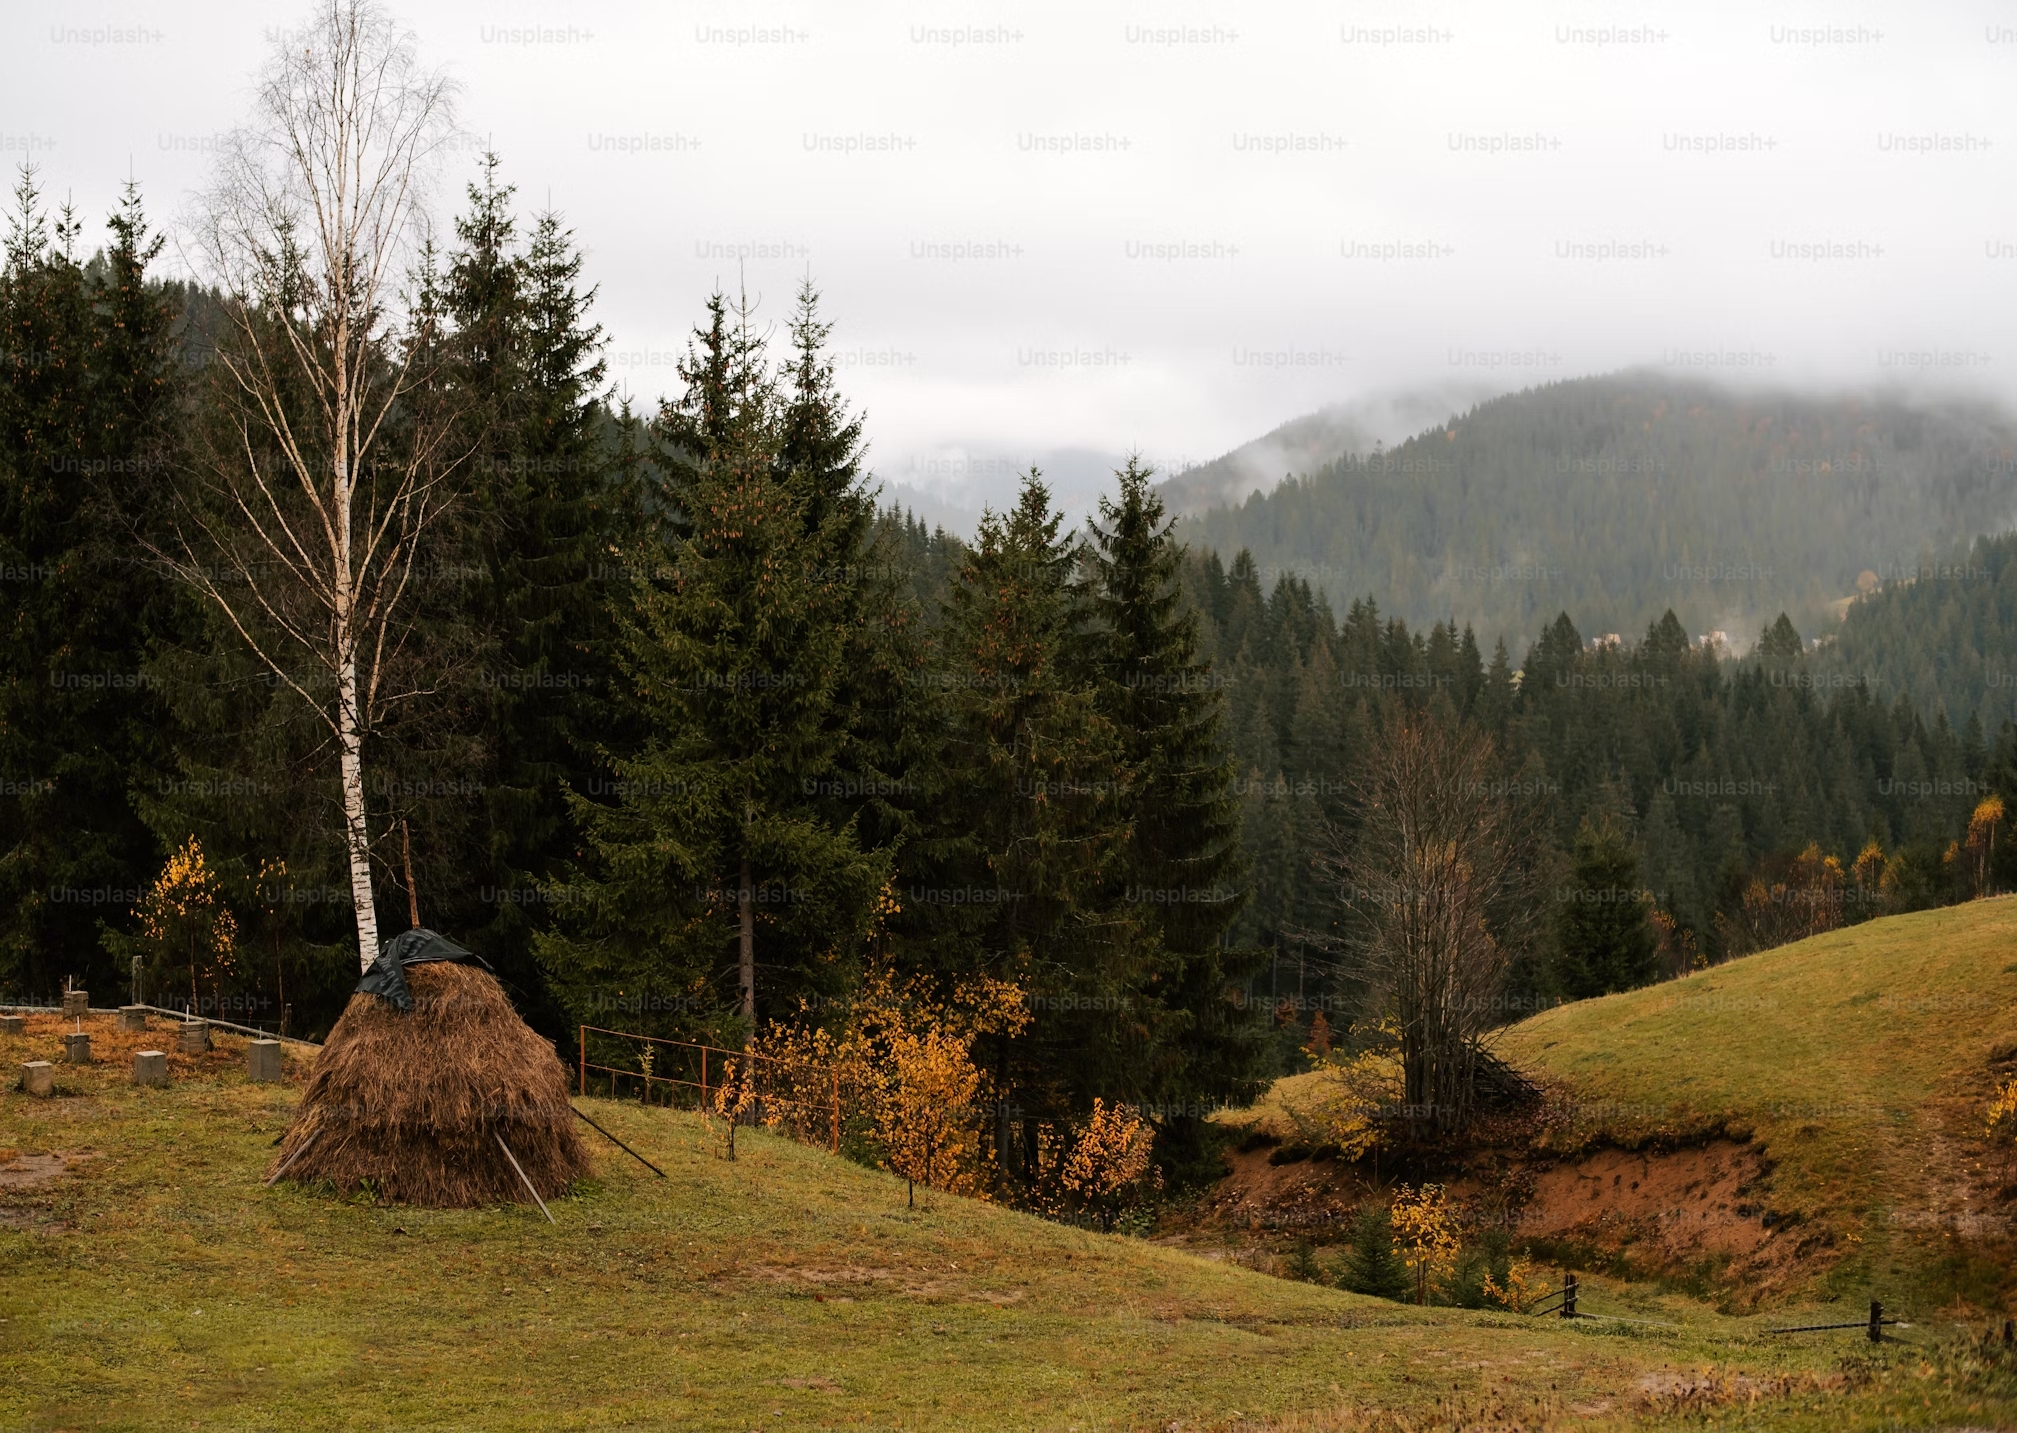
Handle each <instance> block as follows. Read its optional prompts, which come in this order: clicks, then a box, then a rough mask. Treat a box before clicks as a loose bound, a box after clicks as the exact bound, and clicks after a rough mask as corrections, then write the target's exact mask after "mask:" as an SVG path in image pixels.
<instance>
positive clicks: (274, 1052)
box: [245, 1040, 280, 1083]
mask: <svg viewBox="0 0 2017 1433" xmlns="http://www.w3.org/2000/svg"><path fill="white" fill-rule="evenodd" d="M245 1058H246V1073H247V1074H248V1075H250V1076H251V1077H252V1078H253V1079H255V1080H258V1081H260V1082H262V1083H266V1082H270V1081H273V1080H277V1079H279V1078H280V1042H279V1041H278V1040H254V1041H253V1042H252V1043H251V1044H249V1045H247V1046H246V1048H245Z"/></svg>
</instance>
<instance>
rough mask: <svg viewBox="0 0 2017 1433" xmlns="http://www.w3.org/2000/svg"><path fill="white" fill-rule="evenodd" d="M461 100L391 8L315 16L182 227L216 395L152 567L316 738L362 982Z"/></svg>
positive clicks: (425, 516) (426, 472)
mask: <svg viewBox="0 0 2017 1433" xmlns="http://www.w3.org/2000/svg"><path fill="white" fill-rule="evenodd" d="M453 102H454V87H453V86H452V84H451V83H450V82H449V81H448V80H447V79H446V78H445V77H444V76H443V75H442V74H440V73H439V72H433V71H427V70H424V69H423V68H422V66H421V64H420V62H419V58H418V54H417V48H416V45H415V41H414V38H413V36H412V35H411V34H410V33H409V32H406V31H404V30H402V29H400V28H399V27H398V26H397V25H396V24H395V22H394V21H393V20H392V18H391V17H390V16H389V15H388V14H387V13H386V12H385V11H384V10H382V9H381V8H379V7H378V6H377V5H375V4H373V3H371V2H370V0H325V3H323V4H321V5H319V6H318V8H317V9H316V10H315V11H314V13H313V14H312V16H311V17H310V18H309V20H308V22H307V23H306V25H305V26H303V27H302V29H301V30H299V31H292V32H288V33H287V34H286V35H284V36H283V37H282V38H281V40H280V41H279V42H278V43H277V44H276V46H275V52H274V55H273V58H272V60H271V61H270V63H269V65H268V67H267V69H266V71H265V72H264V74H263V75H262V76H261V78H260V81H259V85H258V90H257V99H256V102H255V105H254V113H253V117H252V119H251V121H250V122H249V123H248V124H247V125H246V126H244V127H243V128H241V129H240V130H238V131H237V132H235V133H234V134H233V136H232V138H231V142H230V144H229V145H228V146H227V148H226V151H225V154H224V157H223V158H222V160H221V162H220V164H219V167H218V172H217V176H216V181H215V183H214V185H213V186H212V188H211V189H210V190H209V191H208V193H207V194H206V195H205V196H204V198H203V200H202V202H201V204H200V206H199V209H198V215H197V220H196V223H195V225H194V229H195V233H194V248H195V253H196V256H197V262H196V263H195V265H194V267H195V268H196V269H197V270H198V272H199V274H200V275H201V277H202V278H203V279H205V280H206V281H208V282H210V283H212V284H214V285H215V286H216V287H217V288H218V289H220V290H221V291H222V293H223V295H224V297H225V300H226V303H225V305H224V313H225V320H224V322H223V324H222V329H223V331H222V332H221V333H219V334H217V335H215V349H214V356H213V362H214V363H215V364H216V365H217V366H218V375H217V376H218V378H219V390H220V391H221V393H222V394H223V395H225V396H224V398H223V400H222V401H221V403H220V404H219V405H218V406H219V408H220V409H221V412H220V414H219V415H218V416H217V418H216V419H215V421H216V422H217V423H218V424H220V425H221V428H220V430H219V432H218V433H217V434H216V437H217V438H218V439H219V440H218V441H214V442H212V443H211V444H210V445H209V455H208V458H207V460H206V461H205V462H203V463H202V464H201V465H200V471H199V472H198V473H197V474H195V476H194V480H193V481H192V482H191V483H190V484H189V485H188V486H187V487H186V488H185V490H184V492H183V499H182V501H180V502H179V503H178V504H177V506H176V511H175V515H174V519H173V522H172V524H171V530H172V533H173V538H172V540H171V541H170V542H168V543H166V544H164V545H163V546H162V549H161V551H160V556H162V557H163V558H164V559H165V560H166V562H167V565H168V566H169V567H170V568H171V569H172V570H173V571H174V572H175V573H176V574H177V575H178V576H180V577H181V578H182V579H183V580H185V581H186V582H188V583H189V584H190V585H191V586H192V587H194V588H195V589H196V590H197V591H198V592H199V593H201V594H202V595H203V596H204V597H205V598H207V599H208V600H209V601H210V602H212V603H214V604H215V606H216V607H217V608H218V609H219V610H220V611H221V612H222V613H223V616H224V619H225V621H226V623H227V624H228V625H229V626H230V627H231V628H232V629H233V630H235V631H236V632H237V634H238V635H239V636H240V637H242V638H243V639H244V641H245V642H246V643H247V644H248V646H249V647H250V648H251V650H252V651H253V652H254V653H255V654H256V656H257V659H258V660H259V661H260V662H261V663H262V664H263V665H264V666H265V668H266V669H267V670H268V672H269V673H270V674H271V676H272V679H273V680H274V681H275V682H276V683H278V684H280V685H282V686H284V687H286V688H288V689H290V690H292V691H293V692H295V693H296V694H298V695H299V696H300V697H301V698H302V699H303V700H305V701H306V702H308V703H309V705H310V706H311V707H312V708H313V709H314V710H315V712H316V713H317V714H318V715H319V716H320V718H321V720H322V721H323V722H324V723H325V724H326V725H327V727H328V732H329V737H330V739H331V740H332V741H333V742H334V743H335V746H336V750H337V756H338V765H339V773H340V782H341V788H342V807H343V824H344V834H345V841H346V845H347V848H348V849H347V854H348V858H349V874H350V888H351V898H352V903H353V905H354V906H355V909H356V916H357V943H358V961H359V964H360V966H369V965H370V964H371V963H372V961H373V960H375V959H376V958H377V955H378V921H377V915H376V911H375V908H374V906H373V902H372V875H371V838H370V831H369V829H368V826H367V819H366V808H365V780H364V775H365V773H364V764H365V752H366V746H365V743H366V739H367V737H368V736H369V735H370V734H371V733H372V731H373V730H374V729H375V727H376V726H377V725H378V724H379V723H380V722H381V721H382V720H383V718H384V715H385V713H386V711H387V709H388V708H389V707H390V706H392V705H393V704H395V703H397V702H400V701H402V700H406V699H410V698H411V697H413V696H415V695H417V694H418V692H419V691H421V690H424V689H425V687H426V682H425V680H424V678H423V677H419V676H415V675H411V674H409V675H408V676H407V677H406V679H405V680H403V681H395V680H394V674H395V672H398V671H401V670H404V669H402V668H401V666H400V661H401V658H402V657H403V656H404V657H406V658H408V659H409V660H408V661H407V664H406V666H407V668H413V667H419V668H420V669H421V670H423V671H424V663H415V662H412V661H411V660H410V659H411V658H412V657H413V655H414V653H413V651H412V649H413V648H415V647H417V646H419V645H420V638H419V634H418V633H417V632H416V631H415V629H414V627H413V624H412V623H411V621H410V620H409V613H408V611H407V609H408V608H410V607H411V606H412V603H411V601H410V600H409V599H410V598H411V597H412V589H413V586H414V583H415V581H416V578H417V577H418V576H419V575H421V574H420V564H421V562H422V559H423V551H424V540H425V539H426V537H427V535H428V533H429V531H430V529H431V528H433V527H434V526H435V525H436V524H437V523H438V521H439V520H440V518H441V517H442V516H443V514H444V512H445V511H446V509H447V506H448V504H449V501H450V499H451V497H452V489H451V487H450V478H451V475H452V474H453V473H454V471H455V468H456V466H457V461H456V454H455V453H454V452H452V451H451V450H450V449H451V443H452V441H453V440H452V435H453V434H454V433H455V432H456V431H457V425H456V423H455V421H454V416H453V414H452V413H451V412H450V411H449V406H448V401H447V399H446V397H445V395H444V394H443V393H442V391H441V388H442V385H440V384H439V383H438V382H437V379H438V377H439V367H440V365H439V361H438V357H437V355H438V352H439V342H438V340H439V335H438V334H437V333H436V332H435V325H434V321H433V315H432V313H431V312H430V308H431V304H430V301H429V299H428V297H427V288H428V286H427V284H426V283H425V282H424V270H425V269H426V267H427V266H428V265H429V264H431V241H430V229H429V214H428V202H427V201H428V198H429V190H430V185H429V181H430V179H431V178H432V176H433V175H434V174H435V173H436V172H437V171H438V168H439V165H440V162H441V161H442V160H443V159H444V158H445V156H446V155H447V153H448V152H449V151H450V149H451V148H452V147H453V146H454V145H455V143H456V141H457V138H458V134H457V130H456V127H455V122H454V106H453ZM417 275H422V276H423V277H422V280H421V281H420V282H418V283H417V284H416V282H415V279H416V276H417Z"/></svg>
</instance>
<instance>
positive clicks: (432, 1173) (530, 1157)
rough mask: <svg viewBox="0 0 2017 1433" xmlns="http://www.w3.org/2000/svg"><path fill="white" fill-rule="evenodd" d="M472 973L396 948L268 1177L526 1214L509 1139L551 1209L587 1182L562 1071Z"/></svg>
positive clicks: (494, 987)
mask: <svg viewBox="0 0 2017 1433" xmlns="http://www.w3.org/2000/svg"><path fill="white" fill-rule="evenodd" d="M442 952H453V953H452V954H443V953H442ZM402 955H403V956H404V957H405V959H404V960H402V958H401V957H402ZM473 960H474V957H471V956H469V955H468V952H466V951H463V950H461V948H460V947H458V946H455V945H453V944H451V943H449V942H447V941H445V940H442V939H441V938H440V937H439V936H436V935H434V934H433V933H432V932H431V931H408V932H406V933H405V935H402V936H400V937H398V938H396V939H395V940H394V941H391V942H388V944H387V948H386V954H385V956H384V957H381V960H380V962H379V964H378V965H376V966H374V967H373V968H372V970H371V972H370V973H368V974H367V975H366V977H365V979H364V980H363V981H362V982H360V985H359V989H358V992H357V993H356V994H353V995H352V996H351V997H350V1004H349V1006H348V1007H346V1008H345V1010H344V1012H343V1017H342V1018H341V1019H340V1020H338V1021H337V1022H336V1028H335V1029H334V1030H331V1031H330V1032H329V1039H328V1041H327V1042H326V1043H324V1045H323V1047H322V1053H321V1054H320V1055H318V1056H317V1057H316V1060H315V1068H314V1070H313V1071H312V1072H311V1073H310V1075H309V1080H308V1090H307V1092H306V1093H305V1094H304V1095H303V1096H302V1099H301V1104H300V1107H299V1108H298V1109H297V1110H296V1111H295V1115H294V1121H293V1123H292V1124H290V1125H289V1126H288V1129H287V1135H286V1137H285V1138H284V1139H283V1140H282V1141H281V1144H280V1151H279V1153H278V1154H277V1155H276V1156H275V1158H274V1161H273V1164H272V1166H271V1167H270V1168H269V1170H268V1175H269V1177H270V1176H271V1175H273V1174H274V1173H276V1172H279V1171H281V1170H285V1171H286V1177H287V1178H288V1179H290V1180H301V1181H314V1180H322V1179H326V1180H328V1181H329V1182H330V1183H331V1184H333V1185H335V1186H336V1188H338V1189H339V1190H342V1191H344V1192H346V1193H348V1192H351V1191H354V1190H358V1189H361V1188H363V1187H365V1186H366V1184H367V1183H368V1184H369V1186H370V1188H371V1189H372V1190H373V1191H375V1192H376V1193H377V1194H378V1195H379V1196H380V1197H382V1198H386V1199H390V1200H395V1201H398V1202H401V1203H406V1204H422V1205H430V1206H433V1207H435V1208H443V1209H461V1208H470V1207H473V1206H477V1205H483V1204H495V1203H498V1202H501V1201H520V1202H523V1201H525V1200H526V1199H527V1198H528V1196H527V1194H526V1189H525V1184H524V1181H522V1180H521V1179H520V1178H519V1177H518V1174H517V1172H516V1171H515V1170H513V1169H512V1167H511V1163H510V1161H509V1160H507V1159H506V1158H505V1154H504V1151H503V1150H502V1149H500V1148H499V1147H498V1137H499V1136H502V1138H503V1140H504V1143H505V1144H506V1145H508V1146H509V1147H510V1150H511V1153H512V1154H513V1155H515V1156H516V1157H517V1159H518V1163H519V1166H520V1168H522V1169H523V1170H524V1171H525V1173H526V1176H527V1177H528V1178H529V1179H531V1181H532V1183H533V1185H534V1186H535V1187H536V1188H537V1189H538V1190H539V1193H540V1195H541V1197H542V1198H551V1197H553V1196H554V1195H556V1194H558V1193H560V1192H561V1191H562V1190H564V1189H565V1188H566V1187H567V1186H568V1185H569V1184H570V1183H571V1182H572V1181H574V1180H576V1179H578V1178H580V1177H582V1176H583V1175H585V1174H587V1173H588V1155H587V1151H586V1150H585V1149H583V1147H582V1143H581V1137H580V1135H579V1134H578V1133H577V1132H576V1128H575V1113H574V1107H573V1105H572V1104H571V1103H570V1102H569V1100H568V1083H567V1069H566V1067H565V1066H563V1065H562V1064H561V1063H560V1057H559V1056H558V1055H556V1054H555V1053H554V1051H553V1047H552V1046H551V1045H549V1044H548V1043H547V1042H546V1041H545V1040H543V1039H541V1038H540V1037H539V1036H538V1035H536V1034H534V1033H533V1032H532V1030H531V1028H530V1027H528V1026H527V1025H526V1023H525V1022H524V1021H523V1020H521V1019H519V1018H518V1012H517V1011H516V1010H514V1009H512V1007H511V1001H510V1000H509V999H508V998H506V996H505V994H504V991H503V989H502V988H501V987H500V986H499V985H498V983H497V979H496V977H494V976H492V975H491V974H489V973H488V972H487V971H485V970H483V969H480V968H478V967H477V966H476V965H475V964H473V963H469V962H472V961H473ZM374 992H381V993H374ZM406 1004H410V1007H411V1008H410V1009H402V1008H401V1006H402V1005H406Z"/></svg>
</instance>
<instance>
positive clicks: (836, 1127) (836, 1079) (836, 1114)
mask: <svg viewBox="0 0 2017 1433" xmlns="http://www.w3.org/2000/svg"><path fill="white" fill-rule="evenodd" d="M833 1152H834V1153H835V1154H839V1153H840V1066H838V1065H835V1066H834V1067H833Z"/></svg>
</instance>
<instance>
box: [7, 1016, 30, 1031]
mask: <svg viewBox="0 0 2017 1433" xmlns="http://www.w3.org/2000/svg"><path fill="white" fill-rule="evenodd" d="M27 1033H28V1020H27V1017H25V1016H21V1015H0V1035H26V1034H27Z"/></svg>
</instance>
